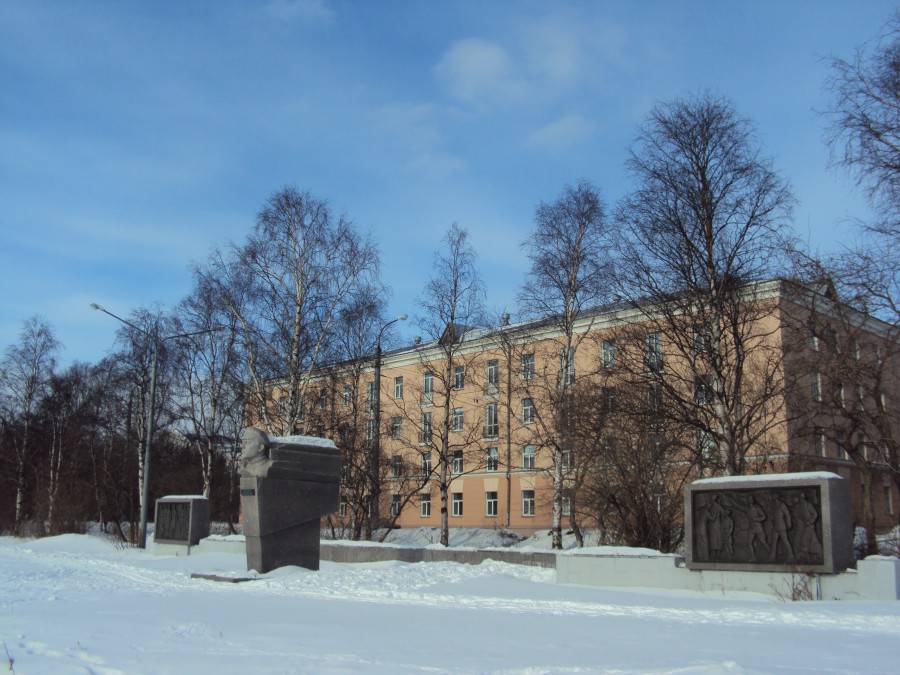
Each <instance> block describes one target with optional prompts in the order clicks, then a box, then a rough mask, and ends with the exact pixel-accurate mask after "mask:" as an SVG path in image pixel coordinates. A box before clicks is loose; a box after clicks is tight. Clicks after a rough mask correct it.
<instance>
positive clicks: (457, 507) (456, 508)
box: [451, 492, 463, 516]
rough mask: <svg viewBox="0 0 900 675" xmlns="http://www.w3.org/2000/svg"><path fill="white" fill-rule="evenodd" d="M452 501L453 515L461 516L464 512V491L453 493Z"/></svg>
mask: <svg viewBox="0 0 900 675" xmlns="http://www.w3.org/2000/svg"><path fill="white" fill-rule="evenodd" d="M451 503H452V505H453V511H452V513H453V515H454V516H461V515H462V514H463V500H462V492H453V493H451Z"/></svg>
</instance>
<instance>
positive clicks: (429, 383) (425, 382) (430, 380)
mask: <svg viewBox="0 0 900 675" xmlns="http://www.w3.org/2000/svg"><path fill="white" fill-rule="evenodd" d="M433 402H434V373H432V372H431V371H430V370H427V371H425V374H424V375H423V376H422V405H431V404H432V403H433Z"/></svg>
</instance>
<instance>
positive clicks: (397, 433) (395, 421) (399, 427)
mask: <svg viewBox="0 0 900 675" xmlns="http://www.w3.org/2000/svg"><path fill="white" fill-rule="evenodd" d="M402 437H403V418H402V417H392V418H391V438H393V439H400V438H402Z"/></svg>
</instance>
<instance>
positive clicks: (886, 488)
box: [881, 483, 894, 514]
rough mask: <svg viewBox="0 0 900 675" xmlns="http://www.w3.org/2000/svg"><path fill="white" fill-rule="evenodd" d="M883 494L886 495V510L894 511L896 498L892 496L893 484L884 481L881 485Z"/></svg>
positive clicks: (888, 511) (887, 511) (888, 512)
mask: <svg viewBox="0 0 900 675" xmlns="http://www.w3.org/2000/svg"><path fill="white" fill-rule="evenodd" d="M881 490H882V494H883V496H884V512H885V513H887V514H893V513H894V500H893V499H892V498H891V484H890V483H884V484H883V485H882V486H881Z"/></svg>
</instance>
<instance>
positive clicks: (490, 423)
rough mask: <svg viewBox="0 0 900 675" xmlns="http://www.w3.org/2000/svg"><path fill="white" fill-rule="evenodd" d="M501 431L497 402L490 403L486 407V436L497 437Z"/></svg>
mask: <svg viewBox="0 0 900 675" xmlns="http://www.w3.org/2000/svg"><path fill="white" fill-rule="evenodd" d="M499 433H500V423H499V422H498V421H497V404H496V403H488V404H487V405H486V406H485V407H484V437H485V438H496V437H497V436H498V435H499Z"/></svg>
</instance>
